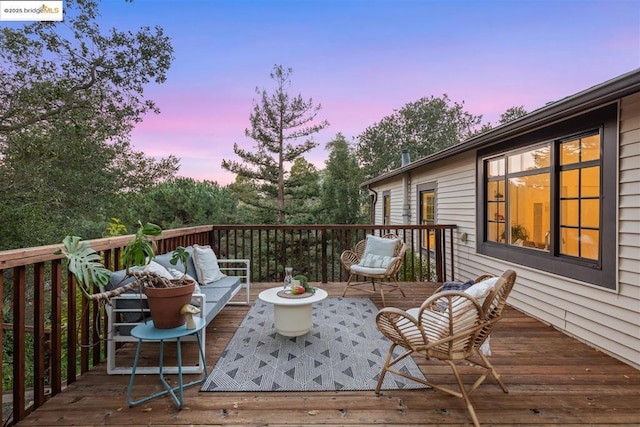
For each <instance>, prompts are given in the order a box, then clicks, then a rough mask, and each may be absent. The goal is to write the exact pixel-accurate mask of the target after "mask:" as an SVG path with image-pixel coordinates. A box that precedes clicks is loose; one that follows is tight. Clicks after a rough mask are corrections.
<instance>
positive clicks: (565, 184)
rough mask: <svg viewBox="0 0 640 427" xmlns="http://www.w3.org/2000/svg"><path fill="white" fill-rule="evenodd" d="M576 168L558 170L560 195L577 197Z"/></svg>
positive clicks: (578, 173)
mask: <svg viewBox="0 0 640 427" xmlns="http://www.w3.org/2000/svg"><path fill="white" fill-rule="evenodd" d="M579 176H580V171H579V170H578V169H574V170H570V171H562V172H560V197H579V196H580V191H579V188H578V177H579Z"/></svg>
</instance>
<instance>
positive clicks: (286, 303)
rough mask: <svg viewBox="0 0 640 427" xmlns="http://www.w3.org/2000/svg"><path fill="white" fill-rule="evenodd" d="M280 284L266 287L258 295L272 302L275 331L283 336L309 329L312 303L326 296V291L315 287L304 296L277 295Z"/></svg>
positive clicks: (294, 334) (296, 335) (304, 331)
mask: <svg viewBox="0 0 640 427" xmlns="http://www.w3.org/2000/svg"><path fill="white" fill-rule="evenodd" d="M281 290H282V286H278V287H277V288H271V289H266V290H264V291H262V292H260V294H259V295H258V298H260V299H261V300H262V301H264V302H266V303H269V304H273V321H274V323H275V327H276V331H277V332H278V333H279V334H280V335H284V336H285V337H298V336H300V335H304V334H306V333H307V332H309V331H310V330H311V326H312V325H313V320H312V314H313V303H315V302H318V301H322V300H323V299H325V298H326V297H327V291H325V290H324V289H316V293H315V294H313V295H311V296H308V297H304V298H283V297H280V296H278V292H279V291H281Z"/></svg>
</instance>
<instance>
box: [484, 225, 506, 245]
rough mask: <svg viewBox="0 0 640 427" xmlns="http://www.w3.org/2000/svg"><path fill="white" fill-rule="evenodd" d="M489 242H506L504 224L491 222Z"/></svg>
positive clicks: (488, 226)
mask: <svg viewBox="0 0 640 427" xmlns="http://www.w3.org/2000/svg"><path fill="white" fill-rule="evenodd" d="M487 240H488V241H490V242H504V223H499V222H491V223H489V224H487Z"/></svg>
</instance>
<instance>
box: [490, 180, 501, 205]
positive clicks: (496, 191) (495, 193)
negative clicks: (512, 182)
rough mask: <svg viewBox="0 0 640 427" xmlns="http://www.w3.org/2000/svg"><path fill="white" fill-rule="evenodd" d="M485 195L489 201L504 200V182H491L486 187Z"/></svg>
mask: <svg viewBox="0 0 640 427" xmlns="http://www.w3.org/2000/svg"><path fill="white" fill-rule="evenodd" d="M487 194H488V196H489V200H503V199H504V181H503V180H500V181H491V182H489V185H488V191H487Z"/></svg>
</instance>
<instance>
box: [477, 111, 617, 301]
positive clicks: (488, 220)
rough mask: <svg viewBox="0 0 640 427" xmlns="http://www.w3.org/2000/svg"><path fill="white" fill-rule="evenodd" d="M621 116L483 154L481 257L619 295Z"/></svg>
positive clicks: (574, 124) (602, 116)
mask: <svg viewBox="0 0 640 427" xmlns="http://www.w3.org/2000/svg"><path fill="white" fill-rule="evenodd" d="M616 110H617V109H616V108H615V106H614V107H607V108H604V109H602V110H598V111H595V112H591V113H589V114H586V115H585V116H583V117H579V118H574V119H571V120H570V121H567V122H566V123H564V124H563V123H560V124H557V125H554V126H553V127H552V128H550V129H547V130H544V131H537V132H535V136H531V137H529V138H527V137H521V138H520V139H519V140H518V141H517V142H516V141H509V142H506V143H505V144H504V145H503V146H502V148H503V149H502V150H501V151H498V152H496V151H493V152H480V153H479V154H480V157H479V160H478V161H479V163H478V166H479V168H478V170H479V171H480V175H481V178H482V179H481V180H479V181H478V183H479V185H481V186H482V187H481V188H479V194H482V197H480V198H479V212H481V215H479V217H481V218H482V219H479V220H478V231H479V234H480V236H481V241H480V242H479V246H478V251H479V252H480V253H484V254H487V255H491V256H495V257H498V258H503V259H505V260H509V261H512V262H517V263H520V264H523V265H529V266H532V267H535V268H539V269H541V270H546V271H550V272H553V273H557V274H561V275H564V276H567V277H573V278H576V279H579V280H583V281H586V282H589V283H594V284H598V285H602V286H604V287H609V288H615V204H616V203H615V193H616V181H615V177H616V176H617V175H616V173H615V167H616V162H615V158H616V154H617V151H616V146H617V137H616V128H617V126H616V117H617V111H616ZM607 194H611V196H610V197H609V199H608V200H610V201H611V202H605V195H607ZM480 204H481V205H480ZM607 218H609V219H607ZM607 248H611V250H608V249H607Z"/></svg>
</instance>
